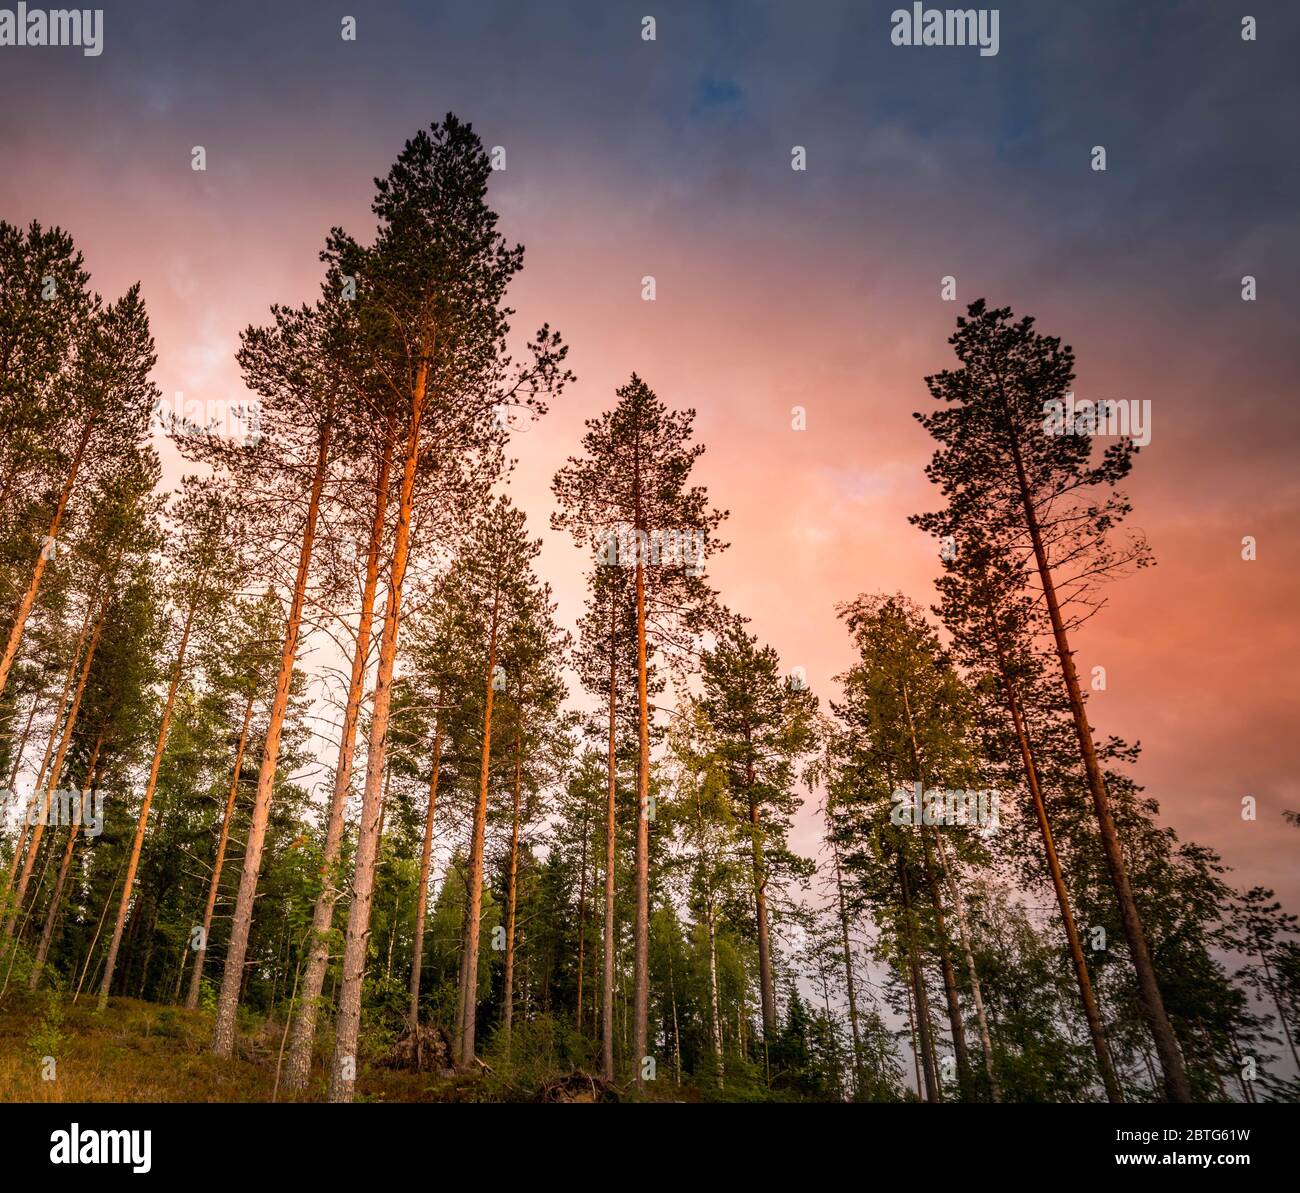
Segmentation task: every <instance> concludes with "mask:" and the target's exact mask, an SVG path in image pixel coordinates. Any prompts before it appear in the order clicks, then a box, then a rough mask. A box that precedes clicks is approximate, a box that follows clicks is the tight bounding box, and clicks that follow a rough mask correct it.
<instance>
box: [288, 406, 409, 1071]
mask: <svg viewBox="0 0 1300 1193" xmlns="http://www.w3.org/2000/svg"><path fill="white" fill-rule="evenodd" d="M396 425H397V424H396V420H395V419H394V418H390V419H389V423H388V432H387V436H386V438H385V441H384V454H383V456H382V458H381V459H380V464H379V472H378V474H377V476H376V479H375V509H374V516H373V517H372V519H371V523H370V541H369V544H368V546H367V549H366V578H365V582H364V584H363V586H362V590H361V611H360V614H359V615H358V618H357V635H356V642H355V644H354V647H353V651H352V674H351V676H350V678H349V680H348V698H347V704H346V706H345V708H344V711H343V727H342V730H341V732H340V734H339V756H338V763H337V764H336V766H335V768H334V787H333V790H332V791H331V793H330V806H329V814H328V818H327V820H326V823H325V843H324V847H323V849H322V851H321V863H320V878H321V887H320V891H319V892H318V894H317V895H316V903H315V906H314V907H313V909H312V921H311V936H310V948H309V951H308V954H307V966H306V970H305V972H304V973H303V977H302V990H301V994H300V997H299V999H298V1004H297V1005H298V1014H297V1015H296V1016H294V1021H293V1034H292V1035H291V1037H290V1039H289V1056H288V1060H287V1062H286V1064H285V1071H284V1086H285V1088H286V1089H288V1090H290V1091H294V1092H296V1091H299V1090H302V1089H305V1088H306V1086H307V1081H308V1079H309V1078H310V1076H311V1057H312V1050H313V1048H314V1047H315V1042H316V1023H317V1019H318V1016H319V1015H320V1007H321V990H322V989H323V988H324V986H325V971H326V970H327V969H328V968H329V953H330V934H331V932H332V931H333V928H334V907H335V904H337V902H338V897H339V889H338V883H337V878H336V875H335V868H336V866H337V864H338V856H339V850H340V847H341V845H342V841H343V820H344V814H345V812H346V810H347V802H348V791H349V789H350V788H351V786H352V769H353V761H354V760H355V758H356V742H357V724H358V722H359V720H360V717H361V702H362V699H363V698H364V696H365V681H366V664H367V662H368V661H369V658H370V629H371V623H372V621H373V620H374V611H375V592H376V590H377V589H378V586H379V553H380V551H381V550H382V548H383V541H384V526H385V523H386V521H387V514H388V477H389V472H390V469H391V468H392V461H393V452H394V450H395V447H396Z"/></svg>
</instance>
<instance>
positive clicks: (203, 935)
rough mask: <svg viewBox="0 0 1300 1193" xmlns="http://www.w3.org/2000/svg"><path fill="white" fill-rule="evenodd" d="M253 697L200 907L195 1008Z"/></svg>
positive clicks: (190, 1000)
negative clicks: (210, 874)
mask: <svg viewBox="0 0 1300 1193" xmlns="http://www.w3.org/2000/svg"><path fill="white" fill-rule="evenodd" d="M253 696H254V693H253V691H252V690H251V689H250V690H249V693H248V701H247V703H246V704H245V705H244V723H243V725H242V726H241V728H240V730H239V744H238V745H237V746H236V747H235V766H234V770H233V772H232V773H231V776H230V791H229V792H228V793H227V795H226V807H225V811H224V812H223V814H222V817H221V833H220V835H219V836H218V838H217V856H216V858H215V859H214V860H213V863H212V877H211V878H210V879H209V880H208V898H207V902H206V903H205V904H204V906H203V927H202V930H201V931H200V932H199V939H198V948H197V949H195V951H194V968H193V970H192V972H191V973H190V988H189V991H188V993H187V994H186V996H185V1005H186V1006H187V1007H189V1009H190V1010H194V1009H195V1008H196V1007H197V1006H198V1005H199V989H200V986H201V985H202V982H203V960H204V958H205V957H206V956H207V955H208V933H209V932H210V931H211V930H212V915H213V912H214V911H215V910H216V907H217V891H218V890H219V889H220V887H221V870H222V867H223V866H224V865H225V861H226V845H227V843H228V842H229V840H230V822H231V820H232V819H233V817H234V814H235V797H236V796H237V795H238V794H239V776H240V774H241V773H242V772H243V769H244V750H245V749H246V748H247V746H248V730H249V726H250V725H252V723H253Z"/></svg>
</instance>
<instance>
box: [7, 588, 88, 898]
mask: <svg viewBox="0 0 1300 1193" xmlns="http://www.w3.org/2000/svg"><path fill="white" fill-rule="evenodd" d="M96 608H97V603H96V602H95V601H94V600H93V599H92V600H90V601H88V602H87V604H86V616H85V617H84V618H83V619H82V622H81V630H80V632H79V633H78V634H77V643H76V645H75V646H74V647H73V648H72V659H71V661H70V662H69V663H68V669H67V671H66V672H64V676H63V691H62V692H60V693H59V701H58V703H57V704H56V705H55V706H54V720H53V721H52V722H51V723H50V733H49V737H47V738H46V740H45V756H44V757H43V758H42V759H41V767H40V770H39V771H37V772H36V785H35V787H33V788H32V797H33V798H34V799H35V798H37V797H38V796H40V793H41V791H42V790H43V784H44V783H45V776H46V774H47V773H48V771H49V768H50V760H51V759H52V758H53V757H54V749H55V743H56V742H57V741H58V740H59V729H60V727H61V726H62V724H63V717H64V713H65V711H66V710H67V707H68V697H69V696H70V695H71V694H72V685H73V684H74V683H75V682H76V680H77V671H78V668H80V666H81V648H82V646H84V645H85V642H86V635H87V634H89V633H90V625H91V622H92V621H93V620H94V619H95V610H96ZM19 761H21V759H19ZM17 771H18V767H17V763H15V765H14V773H15V776H16V775H17ZM9 785H10V788H11V789H12V787H13V780H12V779H11V780H10V784H9ZM29 819H30V818H29V817H28V816H24V817H23V818H22V821H21V822H20V827H19V831H18V841H17V843H16V844H15V845H14V854H13V857H11V858H10V859H9V871H8V873H7V874H6V875H5V887H4V889H5V892H6V893H8V892H9V891H10V890H11V889H12V888H13V884H14V879H15V878H16V877H17V876H18V867H19V865H20V864H21V862H22V860H23V847H24V846H25V845H26V844H27V838H28V836H29V834H30V832H31V828H32V826H31V825H30V824H29V823H28V821H29Z"/></svg>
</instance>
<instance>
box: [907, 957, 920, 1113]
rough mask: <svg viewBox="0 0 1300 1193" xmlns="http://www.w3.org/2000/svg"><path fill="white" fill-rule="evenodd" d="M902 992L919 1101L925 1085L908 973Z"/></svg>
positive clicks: (911, 985)
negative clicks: (905, 999)
mask: <svg viewBox="0 0 1300 1193" xmlns="http://www.w3.org/2000/svg"><path fill="white" fill-rule="evenodd" d="M903 993H904V994H905V995H906V997H907V1027H908V1030H909V1031H910V1032H911V1035H912V1069H913V1071H914V1072H915V1074H916V1100H917V1101H918V1102H920V1101H924V1100H925V1087H924V1086H923V1085H922V1083H921V1046H920V1045H919V1044H918V1043H917V1040H916V1015H915V1013H914V1012H913V1010H912V1001H913V995H914V993H915V991H914V987H913V984H912V981H911V974H910V973H909V975H908V980H907V981H906V982H904V983H903Z"/></svg>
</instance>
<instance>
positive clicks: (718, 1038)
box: [705, 903, 726, 1089]
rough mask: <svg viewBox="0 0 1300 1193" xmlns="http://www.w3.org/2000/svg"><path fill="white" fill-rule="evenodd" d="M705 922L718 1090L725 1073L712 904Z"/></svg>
mask: <svg viewBox="0 0 1300 1193" xmlns="http://www.w3.org/2000/svg"><path fill="white" fill-rule="evenodd" d="M705 921H706V923H707V924H708V929H709V1038H710V1040H711V1041H712V1043H713V1063H714V1064H715V1065H716V1066H717V1069H718V1088H719V1089H722V1088H723V1087H724V1086H725V1085H726V1071H725V1066H724V1061H723V1056H722V1024H721V1021H720V1020H721V1016H720V1015H719V1013H718V1011H719V1006H718V937H717V929H716V927H715V925H714V922H713V904H712V903H709V904H708V905H707V907H706V908H705Z"/></svg>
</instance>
